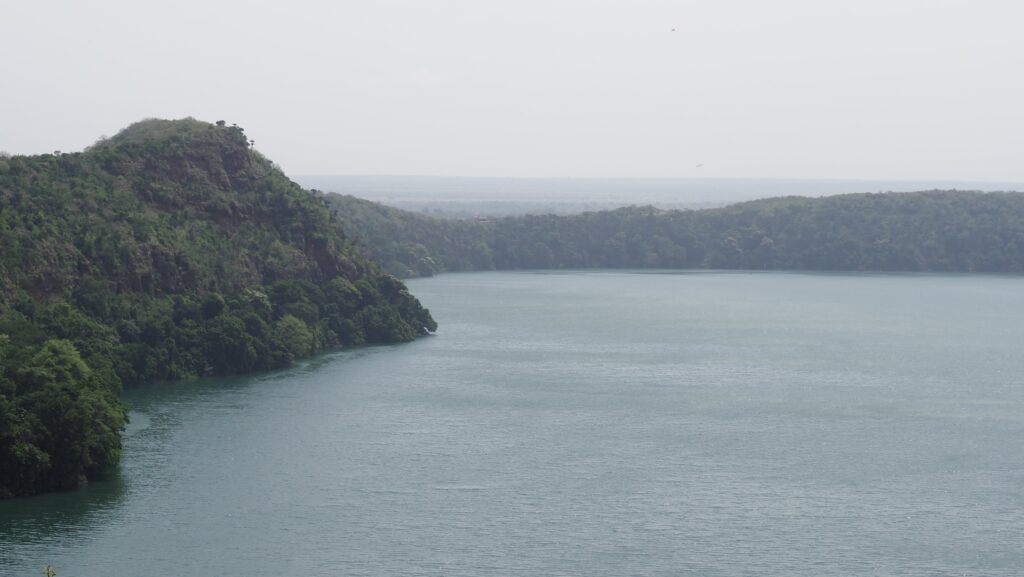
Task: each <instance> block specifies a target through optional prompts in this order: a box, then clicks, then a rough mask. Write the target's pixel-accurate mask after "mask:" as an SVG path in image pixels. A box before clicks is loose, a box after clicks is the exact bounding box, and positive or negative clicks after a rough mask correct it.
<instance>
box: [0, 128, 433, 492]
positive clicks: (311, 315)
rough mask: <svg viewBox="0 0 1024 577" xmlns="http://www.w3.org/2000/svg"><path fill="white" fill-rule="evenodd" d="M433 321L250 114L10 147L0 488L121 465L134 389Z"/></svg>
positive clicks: (0, 272) (1, 273)
mask: <svg viewBox="0 0 1024 577" xmlns="http://www.w3.org/2000/svg"><path fill="white" fill-rule="evenodd" d="M435 329H436V324H435V322H434V320H433V319H432V318H431V317H430V314H429V312H428V311H426V310H425V309H424V308H423V307H422V306H421V305H420V303H419V302H418V301H417V300H416V299H415V298H414V297H413V296H411V295H410V294H409V292H408V291H407V290H406V288H405V286H404V285H403V284H402V283H401V282H400V281H398V280H397V279H395V278H394V277H393V276H390V275H388V274H385V273H382V272H381V271H380V270H379V268H378V267H377V266H376V265H374V264H371V263H370V262H368V261H367V260H366V259H364V258H363V257H362V256H361V255H359V254H357V252H356V251H355V250H354V248H353V245H352V242H351V241H350V240H349V239H348V238H347V237H346V236H345V234H344V233H343V232H342V229H341V227H339V226H338V223H337V221H336V219H335V216H333V215H332V214H331V212H330V211H329V210H328V209H327V206H326V201H325V200H324V198H323V197H321V196H319V195H316V194H314V193H311V192H309V191H305V190H303V189H301V188H300V187H299V186H298V185H296V184H294V183H293V182H291V181H290V180H288V179H287V178H286V177H285V176H284V175H283V174H282V173H281V171H280V170H278V169H277V168H276V167H275V166H274V165H273V164H272V163H271V162H270V161H268V160H267V159H266V158H264V157H263V156H262V155H260V154H259V153H258V152H256V151H255V150H254V149H253V148H252V142H251V141H250V140H248V139H247V137H246V135H245V133H244V131H243V130H242V129H241V128H239V127H237V126H228V125H226V123H224V122H217V123H216V124H209V123H205V122H199V121H196V120H192V119H186V120H178V121H163V120H148V121H143V122H140V123H138V124H135V125H132V126H131V127H129V128H127V129H125V130H124V131H122V132H121V133H119V134H118V135H116V136H114V137H112V138H110V139H106V140H103V141H100V142H97V143H96V144H95V145H94V146H92V147H91V148H89V149H88V150H86V151H84V152H81V153H74V154H61V153H59V152H56V153H54V154H44V155H40V156H14V157H3V158H0V498H3V497H11V496H18V495H27V494H32V493H36V492H40V491H45V490H56V489H65V488H71V487H75V486H77V485H80V484H81V483H83V482H86V481H88V480H90V479H94V478H97V477H100V476H102V475H103V474H104V473H105V472H107V471H109V469H110V468H111V467H112V466H113V465H114V464H116V463H117V461H118V458H119V454H120V449H121V439H120V434H121V431H122V429H123V428H124V426H125V423H126V418H127V412H126V407H125V406H124V405H123V404H122V402H121V401H120V400H119V398H118V393H119V391H120V389H121V388H122V387H123V386H127V385H135V384H139V383H152V382H157V381H164V380H171V379H181V378H189V377H196V376H204V375H225V374H235V373H244V372H249V371H255V370H263V369H273V368H278V367H286V366H288V365H289V364H291V363H292V362H293V361H294V360H295V359H299V358H302V357H306V356H309V355H311V354H312V353H314V352H316V351H319V350H322V349H324V348H326V347H335V346H340V345H357V344H364V343H390V342H400V341H408V340H411V339H413V338H415V337H416V336H418V335H422V334H425V333H427V332H430V331H433V330H435Z"/></svg>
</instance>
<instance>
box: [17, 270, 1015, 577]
mask: <svg viewBox="0 0 1024 577" xmlns="http://www.w3.org/2000/svg"><path fill="white" fill-rule="evenodd" d="M410 286H411V287H412V290H413V291H414V292H415V293H416V294H417V295H418V296H419V297H420V298H421V299H422V300H423V302H424V303H425V305H427V306H428V307H430V308H431V309H432V310H433V312H434V313H435V314H436V316H437V317H438V318H439V319H442V322H443V326H442V330H441V332H440V333H439V335H438V336H436V337H433V338H429V339H421V340H418V341H416V342H414V343H409V344H406V345H400V346H395V347H379V348H371V349H355V350H350V351H342V352H339V353H335V354H331V355H325V356H322V357H318V358H316V359H313V360H311V361H309V362H307V363H305V364H303V365H301V366H299V367H296V368H294V369H292V370H288V371H281V372H277V373H270V374H264V375H259V376H255V377H251V378H233V379H207V380H199V381H193V382H186V383H172V384H166V385H161V386H154V387H147V388H143V389H138V390H134V391H130V392H129V393H128V394H127V395H126V397H127V399H128V401H129V402H130V403H131V404H132V406H133V408H134V409H133V411H134V412H133V414H132V423H131V427H130V429H129V431H128V432H127V434H126V436H125V458H124V462H123V464H122V467H121V470H120V475H119V477H117V478H114V479H112V480H111V481H110V482H108V483H96V484H94V485H92V486H90V487H87V488H86V489H84V490H83V491H78V492H74V493H67V494H61V495H47V496H44V497H39V498H34V499H26V500H21V501H11V502H5V503H0V575H3V577H6V576H7V575H8V574H10V575H37V574H39V572H40V571H41V569H42V567H43V566H44V565H45V564H47V563H51V564H53V565H54V567H56V568H57V571H58V573H59V574H60V575H61V576H62V577H69V576H82V577H89V576H96V577H107V576H118V575H133V574H136V573H138V574H144V575H146V577H178V576H182V575H189V576H190V575H245V576H247V577H248V576H253V577H262V576H266V577H278V576H282V575H326V574H331V575H389V576H392V575H393V576H403V575H406V576H413V575H415V576H423V575H432V576H442V575H444V576H446V577H449V576H466V577H469V576H473V577H480V576H495V577H497V576H502V577H504V576H507V575H554V574H557V575H571V576H580V577H583V576H588V577H589V576H591V575H645V576H653V575H664V576H666V577H668V576H672V577H676V576H679V575H691V576H694V577H697V576H700V577H712V576H722V577H725V576H729V577H732V576H736V575H787V576H794V577H821V576H823V575H824V576H827V575H907V576H924V575H975V576H979V577H980V576H983V575H984V576H986V577H987V576H1006V577H1011V576H1012V577H1019V576H1020V575H1024V551H1022V550H1021V548H1020V537H1021V535H1024V475H1022V474H1021V471H1024V445H1022V443H1021V442H1020V440H1021V439H1022V438H1024V381H1022V378H1024V377H1022V375H1024V356H1022V355H1021V354H1020V350H1019V349H1020V343H1021V342H1024V325H1021V323H1020V322H1019V319H1020V318H1024V279H1022V278H1016V277H1013V278H1010V277H968V276H941V275H934V276H928V275H799V274H777V273H763V274H747V273H728V274H718V273H713V272H701V273H699V274H671V273H669V274H665V273H659V274H642V275H638V274H627V273H622V272H606V273H601V272H587V273H560V272H549V273H545V274H541V275H537V274H529V273H514V274H506V273H494V274H472V275H446V276H441V277H438V278H434V279H424V280H418V281H414V282H413V283H410Z"/></svg>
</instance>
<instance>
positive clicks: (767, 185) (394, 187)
mask: <svg viewBox="0 0 1024 577" xmlns="http://www.w3.org/2000/svg"><path fill="white" fill-rule="evenodd" d="M293 178H295V180H296V181H297V182H299V183H300V184H302V185H303V186H305V187H307V188H315V189H319V190H323V191H325V192H336V193H339V194H349V195H352V196H356V197H359V198H364V199H367V200H372V201H375V202H381V203H384V204H387V205H390V206H395V207H398V208H404V209H407V210H414V211H421V212H431V213H435V214H439V215H442V216H459V215H462V216H473V215H486V216H514V215H521V214H527V213H533V214H537V213H554V214H571V213H579V212H585V211H587V210H607V209H614V208H621V207H623V206H630V205H651V206H655V207H658V208H668V209H672V208H710V207H716V206H724V205H726V204H732V203H735V202H742V201H746V200H757V199H762V198H768V197H778V196H811V197H818V196H832V195H836V194H852V193H866V192H914V191H920V190H977V191H985V192H995V191H1020V190H1024V183H1015V182H984V181H955V180H912V181H910V180H882V179H872V180H853V179H752V178H483V177H449V176H373V175H299V176H294V177H293Z"/></svg>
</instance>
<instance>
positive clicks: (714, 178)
mask: <svg viewBox="0 0 1024 577" xmlns="http://www.w3.org/2000/svg"><path fill="white" fill-rule="evenodd" d="M285 174H287V175H288V176H289V177H295V178H320V177H332V178H394V179H401V178H422V179H453V180H455V179H465V180H595V181H610V180H611V181H614V180H685V181H701V180H706V181H740V182H755V181H772V182H790V181H793V182H865V183H878V182H894V183H897V182H905V183H930V182H935V183H951V184H953V183H963V184H1012V185H1016V186H1024V180H1020V181H1017V180H998V179H986V178H930V177H922V178H876V177H870V178H867V177H843V176H830V177H815V176H572V175H561V176H506V175H473V174H429V173H424V174H400V173H395V174H388V173H358V172H351V173H349V172H302V173H291V172H288V171H285Z"/></svg>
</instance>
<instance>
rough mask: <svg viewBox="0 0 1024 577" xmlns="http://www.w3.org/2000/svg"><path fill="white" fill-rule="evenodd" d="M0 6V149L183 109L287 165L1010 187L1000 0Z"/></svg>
mask: <svg viewBox="0 0 1024 577" xmlns="http://www.w3.org/2000/svg"><path fill="white" fill-rule="evenodd" d="M0 7H2V10H0V49H2V52H3V66H2V68H0V75H2V76H0V77H2V78H3V82H2V85H0V150H5V151H8V152H11V153H40V152H47V151H52V150H55V149H60V150H64V151H72V150H80V149H82V148H83V147H85V146H88V145H89V144H91V143H92V142H93V141H94V140H96V138H97V137H99V136H100V135H103V134H108V135H109V134H113V133H115V132H116V131H118V130H119V129H121V128H123V127H124V126H126V125H128V124H130V123H132V122H134V121H136V120H140V119H142V118H146V117H161V118H180V117H184V116H194V117H196V118H199V119H203V120H210V121H213V120H218V119H224V120H227V121H228V122H229V123H238V124H239V125H241V126H243V127H244V128H245V129H246V131H247V133H248V134H249V136H250V137H251V138H253V139H255V140H256V148H258V149H259V150H261V151H262V152H264V153H265V154H266V155H268V156H269V157H270V158H271V159H273V160H275V161H277V162H278V163H279V164H280V165H282V166H283V168H284V169H285V171H286V172H289V173H292V174H304V173H305V174H310V173H338V174H427V175H476V176H684V177H685V176H700V177H716V176H721V177H798V178H799V177H808V178H811V177H813V178H874V179H926V178H927V179H963V180H1001V181H1018V182H1021V181H1024V158H1022V157H1024V155H1022V153H1024V111H1022V106H1024V74H1022V70H1024V34H1021V25H1022V22H1024V3H1022V2H1018V1H1015V0H1005V1H986V0H970V1H967V0H881V1H878V0H857V1H852V0H851V1H828V0H773V1H770V2H769V1H766V0H748V1H745V0H715V1H712V0H705V1H699V2H698V1H681V0H677V1H658V0H629V1H627V0H621V1H601V0H543V1H533V0H515V1H512V0H509V1H501V2H498V1H488V0H447V1H445V0H419V1H414V0H390V1H389V0H359V1H347V0H341V1H326V0H325V1H313V0H277V1H274V2H261V1H259V0H246V1H242V0H237V1H236V0H230V1H219V0H202V1H196V0H175V1H173V2H172V1H162V2H156V1H145V0H92V1H85V0H69V1H57V0H33V1H28V0H0ZM698 165H703V166H701V167H698Z"/></svg>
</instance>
